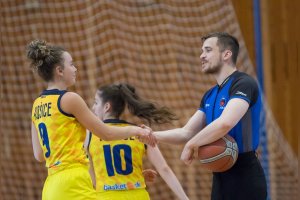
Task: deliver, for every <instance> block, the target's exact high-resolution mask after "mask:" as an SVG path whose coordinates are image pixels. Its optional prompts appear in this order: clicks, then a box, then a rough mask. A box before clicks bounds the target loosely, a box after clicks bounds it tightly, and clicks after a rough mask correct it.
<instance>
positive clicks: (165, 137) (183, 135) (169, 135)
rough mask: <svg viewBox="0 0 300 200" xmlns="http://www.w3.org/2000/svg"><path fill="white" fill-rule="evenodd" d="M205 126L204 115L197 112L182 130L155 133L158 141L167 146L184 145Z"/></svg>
mask: <svg viewBox="0 0 300 200" xmlns="http://www.w3.org/2000/svg"><path fill="white" fill-rule="evenodd" d="M204 126H205V114H204V113H203V112H202V111H200V110H198V111H196V113H195V114H194V115H193V116H192V117H191V118H190V119H189V121H188V122H187V123H186V125H185V126H184V127H182V128H176V129H171V130H166V131H155V132H154V135H155V137H156V138H157V140H158V141H161V142H164V143H169V144H184V143H186V142H187V141H189V140H190V139H191V138H192V137H193V136H194V135H195V134H196V133H198V132H199V131H200V130H201V129H202V128H204Z"/></svg>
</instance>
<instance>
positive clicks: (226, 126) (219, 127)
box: [181, 98, 249, 164]
mask: <svg viewBox="0 0 300 200" xmlns="http://www.w3.org/2000/svg"><path fill="white" fill-rule="evenodd" d="M248 108H249V103H248V102H247V101H245V100H243V99H239V98H233V99H231V100H230V101H229V102H228V104H227V106H226V107H225V109H224V111H223V113H222V114H221V116H220V117H219V118H218V119H216V120H215V121H214V122H212V123H211V124H209V125H207V126H206V127H205V128H204V129H203V130H201V131H200V132H199V133H197V134H196V135H195V136H194V137H193V138H192V139H191V140H190V141H189V142H188V143H187V144H186V145H185V147H184V149H183V151H182V154H181V160H183V161H184V162H185V163H186V164H190V163H191V162H192V160H193V158H194V157H195V156H193V154H194V152H195V149H197V148H198V147H199V146H203V145H206V144H209V143H211V142H214V141H216V140H217V139H219V138H221V137H223V136H224V135H226V134H227V133H228V132H229V131H230V130H231V129H232V128H233V127H234V126H235V125H236V124H237V123H238V121H239V120H240V119H241V118H242V117H243V116H244V115H245V113H246V112H247V110H248Z"/></svg>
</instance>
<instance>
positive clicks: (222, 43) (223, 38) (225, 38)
mask: <svg viewBox="0 0 300 200" xmlns="http://www.w3.org/2000/svg"><path fill="white" fill-rule="evenodd" d="M212 37H216V38H218V41H217V45H218V46H219V47H220V50H221V51H224V50H225V49H229V50H230V51H231V52H232V61H233V63H234V64H236V61H237V57H238V54H239V49H240V45H239V42H238V40H237V39H236V38H235V37H234V36H232V35H230V34H228V33H226V32H214V33H209V34H207V35H205V36H203V37H202V38H201V40H202V42H204V41H205V40H207V39H208V38H212Z"/></svg>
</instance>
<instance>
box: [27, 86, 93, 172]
mask: <svg viewBox="0 0 300 200" xmlns="http://www.w3.org/2000/svg"><path fill="white" fill-rule="evenodd" d="M65 92H66V91H61V90H57V89H54V90H45V91H43V93H42V94H41V95H40V96H39V97H38V98H37V99H36V100H35V101H34V104H33V108H32V121H33V123H34V125H35V127H36V129H37V131H38V134H39V141H40V144H41V146H42V149H43V152H44V157H45V160H46V167H47V168H48V174H53V173H56V172H57V171H59V170H62V169H64V168H67V167H68V166H69V165H72V164H75V163H81V164H83V165H86V166H87V165H88V159H87V156H86V153H85V151H84V148H83V143H84V140H85V135H86V134H85V133H86V129H85V128H84V127H83V126H82V125H81V124H80V123H79V122H78V121H77V119H76V118H75V117H74V116H72V115H70V114H67V113H64V112H63V111H62V110H61V108H60V99H61V97H62V95H63V94H64V93H65Z"/></svg>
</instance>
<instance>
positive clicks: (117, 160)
mask: <svg viewBox="0 0 300 200" xmlns="http://www.w3.org/2000/svg"><path fill="white" fill-rule="evenodd" d="M103 151H104V158H105V164H106V170H107V174H108V176H115V173H117V174H122V175H128V174H130V173H132V172H133V167H132V151H131V148H130V146H129V145H126V144H118V145H115V146H113V147H112V148H111V145H103ZM121 152H124V154H123V158H122V157H121ZM122 160H123V161H124V162H125V168H124V169H123V168H122Z"/></svg>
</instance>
